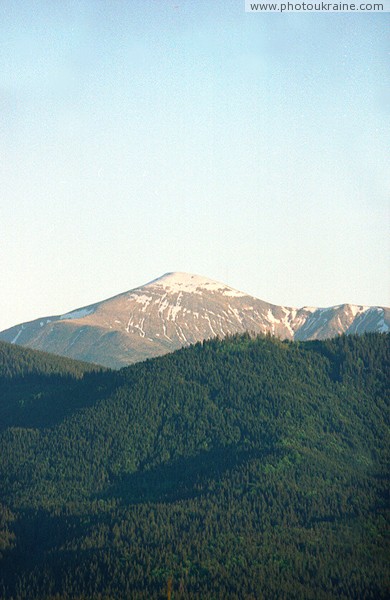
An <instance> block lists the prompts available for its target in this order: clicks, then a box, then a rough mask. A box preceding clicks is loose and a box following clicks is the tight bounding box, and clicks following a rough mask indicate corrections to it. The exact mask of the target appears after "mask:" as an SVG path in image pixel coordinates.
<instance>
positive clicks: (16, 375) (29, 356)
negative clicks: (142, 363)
mask: <svg viewBox="0 0 390 600" xmlns="http://www.w3.org/2000/svg"><path fill="white" fill-rule="evenodd" d="M104 370H106V369H105V368H104V367H102V366H100V365H93V364H91V363H87V362H81V361H78V360H73V359H72V358H64V357H63V356H57V355H55V354H49V353H47V352H41V351H40V350H31V349H29V348H23V347H22V346H15V345H13V344H9V343H7V342H1V341H0V378H1V379H0V381H4V380H6V379H20V378H21V377H26V376H28V375H34V376H35V375H60V376H70V377H74V378H81V377H82V376H83V375H84V373H88V372H92V371H96V372H97V371H104Z"/></svg>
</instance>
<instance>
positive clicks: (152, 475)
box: [100, 445, 260, 504]
mask: <svg viewBox="0 0 390 600" xmlns="http://www.w3.org/2000/svg"><path fill="white" fill-rule="evenodd" d="M259 454H260V451H259V450H243V449H240V448H238V447H237V446H236V445H234V446H233V445H232V446H227V447H219V448H213V449H212V450H210V451H206V450H204V451H202V452H200V453H199V454H197V455H196V456H189V457H185V458H183V457H181V458H179V459H177V460H175V461H172V462H168V463H165V464H162V465H160V466H158V467H155V468H153V469H148V470H141V471H138V472H136V473H131V474H127V475H125V476H123V477H121V478H120V479H118V480H117V481H116V482H115V483H114V485H113V486H112V487H111V488H110V489H109V490H107V491H106V492H105V493H104V494H103V495H101V496H100V497H101V498H104V499H109V498H116V499H120V500H122V502H125V503H126V504H142V503H144V502H174V501H178V500H185V499H188V498H195V497H197V496H200V495H202V494H204V493H207V492H208V491H209V490H211V489H214V486H215V484H216V483H217V482H218V481H219V480H220V479H221V478H222V477H223V476H224V475H225V474H226V473H227V472H228V471H230V470H232V469H234V468H236V467H239V466H241V465H243V464H245V463H246V462H249V461H250V460H251V459H253V458H259Z"/></svg>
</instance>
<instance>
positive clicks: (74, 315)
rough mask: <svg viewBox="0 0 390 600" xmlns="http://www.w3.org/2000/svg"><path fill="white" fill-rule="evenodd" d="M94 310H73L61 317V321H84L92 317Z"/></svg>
mask: <svg viewBox="0 0 390 600" xmlns="http://www.w3.org/2000/svg"><path fill="white" fill-rule="evenodd" d="M93 310H94V309H93V308H80V309H79V310H72V311H71V312H69V313H66V314H65V315H61V316H60V320H63V319H67V320H70V319H82V318H83V317H87V316H88V315H91V314H92V313H93Z"/></svg>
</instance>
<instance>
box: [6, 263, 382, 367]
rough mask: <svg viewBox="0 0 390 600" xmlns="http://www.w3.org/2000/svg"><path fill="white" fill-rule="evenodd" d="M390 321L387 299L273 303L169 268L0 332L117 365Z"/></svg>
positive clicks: (34, 345) (333, 332)
mask: <svg viewBox="0 0 390 600" xmlns="http://www.w3.org/2000/svg"><path fill="white" fill-rule="evenodd" d="M389 329H390V310H389V309H388V308H386V307H379V306H374V307H368V306H364V305H353V304H339V305H337V306H331V307H326V308H317V307H310V306H303V307H301V308H293V307H289V306H278V305H275V304H271V303H269V302H265V301H263V300H260V299H259V298H255V297H254V296H251V295H249V294H246V293H245V292H241V291H239V290H236V289H234V288H232V287H230V286H228V285H226V284H224V283H220V282H218V281H214V280H212V279H209V278H207V277H204V276H201V275H194V274H191V273H184V272H175V271H174V272H168V273H165V274H164V275H162V276H161V277H158V278H157V279H154V280H152V281H150V282H148V283H146V284H144V285H141V286H138V287H136V288H133V289H131V290H128V291H126V292H122V293H120V294H117V295H115V296H113V297H111V298H108V299H105V300H102V301H100V302H96V303H93V304H89V305H87V306H84V307H80V308H77V309H74V310H71V311H69V312H67V313H64V314H62V315H56V316H50V317H41V318H38V319H35V320H33V321H29V322H26V323H21V324H18V325H15V326H13V327H11V328H9V329H6V330H4V331H2V332H0V340H3V341H7V342H10V343H13V344H18V345H22V346H27V347H30V348H33V349H38V350H44V351H46V352H51V353H54V354H59V355H62V356H67V357H70V358H75V359H78V360H86V361H89V362H96V363H98V364H102V365H104V366H108V367H114V368H118V367H122V366H125V365H127V364H131V363H134V362H138V361H140V360H144V359H146V358H152V357H154V356H159V355H162V354H166V353H167V352H171V351H173V350H176V349H178V348H180V347H183V346H187V345H190V344H192V343H195V342H197V341H202V340H204V339H209V338H212V337H222V338H223V337H225V336H226V335H229V334H234V333H242V332H244V331H250V332H253V333H256V334H259V333H260V334H267V333H270V334H272V335H275V336H277V337H280V338H282V339H293V340H297V341H305V340H310V339H325V338H327V337H334V336H335V335H338V334H341V333H364V332H367V331H378V332H386V331H389Z"/></svg>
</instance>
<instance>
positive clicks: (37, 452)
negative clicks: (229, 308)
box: [0, 334, 390, 600]
mask: <svg viewBox="0 0 390 600" xmlns="http://www.w3.org/2000/svg"><path fill="white" fill-rule="evenodd" d="M7 346H8V348H7V349H6V350H7V352H8V357H10V356H11V357H12V356H14V358H13V362H14V363H15V364H14V365H13V369H14V371H13V375H12V378H11V382H12V385H9V383H10V376H9V374H7V375H6V376H4V375H3V377H1V378H0V386H1V385H3V383H4V381H5V379H6V380H7V387H4V388H2V389H3V390H4V393H3V394H2V397H1V404H0V410H1V411H2V414H5V413H6V420H7V427H4V428H3V431H2V433H1V437H0V451H1V452H0V474H1V479H2V482H3V484H2V486H1V492H0V494H1V495H0V502H1V510H0V526H1V531H2V533H1V537H0V552H1V563H0V564H1V569H2V578H1V580H0V597H3V598H7V599H11V598H12V599H14V600H16V599H18V600H22V599H28V600H34V599H37V600H38V599H39V600H43V599H45V598H46V599H49V598H50V599H52V600H54V599H56V600H65V599H70V598H72V599H76V598H79V599H81V598H84V599H85V598H88V599H89V598H90V599H96V600H97V599H103V598H116V599H121V598H123V599H125V598H126V599H127V598H131V599H132V598H134V599H137V598H140V599H141V598H145V599H154V598H155V599H158V598H166V597H167V582H168V580H169V579H172V599H173V600H175V599H177V598H183V599H184V598H191V599H193V598H210V599H212V598H216V599H217V598H218V599H227V598H232V599H242V598H248V599H249V598H263V597H265V598H286V599H287V598H289V599H290V598H313V599H314V598H315V599H317V598H318V599H321V598H323V599H325V598H373V599H374V598H375V599H376V598H386V597H388V594H389V591H390V590H389V584H388V580H387V579H386V574H387V572H388V552H389V547H388V539H387V538H386V527H387V523H388V517H389V512H388V508H389V507H388V498H387V491H388V458H389V457H388V449H389V428H388V398H387V395H386V393H387V390H388V373H389V366H390V365H389V363H390V360H389V359H390V347H389V336H388V335H384V334H366V335H364V336H359V337H358V336H342V337H339V338H335V339H333V340H326V341H323V342H303V343H297V342H294V343H291V342H281V341H279V340H277V339H274V338H269V337H257V338H251V337H250V336H249V335H242V336H238V335H236V336H232V337H231V338H228V339H226V340H223V341H220V340H211V341H208V342H204V343H198V344H196V345H195V346H192V347H190V348H187V349H183V350H179V351H178V352H175V353H173V354H170V355H167V356H164V357H161V358H158V359H153V360H148V361H146V362H144V363H140V364H137V365H133V366H131V367H128V368H125V369H122V370H121V371H119V372H112V371H104V372H103V371H102V372H92V373H88V372H87V370H85V371H82V368H83V367H82V366H80V367H79V368H80V369H81V371H80V373H79V374H78V375H77V376H76V375H72V376H71V377H69V375H71V373H70V372H69V371H67V369H68V368H69V369H70V368H71V366H70V365H65V363H66V362H68V361H67V359H60V358H59V357H58V358H57V357H56V359H55V360H58V361H60V362H61V361H64V363H63V367H61V365H60V362H59V363H58V371H57V373H50V372H48V373H45V372H42V371H40V370H39V369H40V368H41V367H39V366H37V367H36V368H35V367H33V368H31V369H30V373H29V374H30V375H31V376H34V377H36V379H35V380H34V392H33V395H31V385H30V387H29V386H27V387H23V380H24V377H25V375H24V374H23V367H21V368H20V367H19V366H18V361H19V360H20V361H21V364H22V365H23V361H24V360H25V359H24V358H23V357H21V355H20V354H19V352H21V353H22V354H23V352H24V350H23V349H22V348H14V347H11V346H9V345H7ZM14 351H16V352H15V354H14V355H13V352H14ZM27 352H32V354H35V353H34V352H33V351H27ZM37 360H38V359H37ZM70 362H72V363H73V362H74V361H70ZM34 369H35V371H34ZM53 377H54V380H53ZM0 389H1V388H0ZM23 390H24V391H23ZM27 400H28V401H27Z"/></svg>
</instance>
